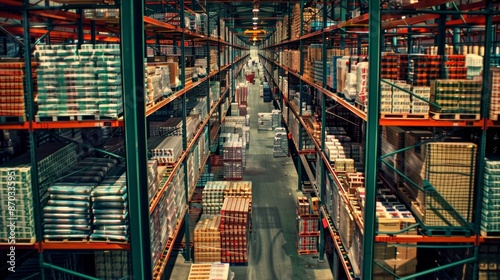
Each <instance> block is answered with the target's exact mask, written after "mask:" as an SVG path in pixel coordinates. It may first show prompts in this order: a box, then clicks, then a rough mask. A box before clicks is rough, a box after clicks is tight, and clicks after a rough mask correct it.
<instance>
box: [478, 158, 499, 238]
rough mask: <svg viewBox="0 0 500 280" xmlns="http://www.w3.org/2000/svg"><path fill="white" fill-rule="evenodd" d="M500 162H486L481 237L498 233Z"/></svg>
mask: <svg viewBox="0 0 500 280" xmlns="http://www.w3.org/2000/svg"><path fill="white" fill-rule="evenodd" d="M499 194H500V161H490V160H487V161H486V172H485V174H484V188H483V211H482V213H481V232H482V235H483V236H488V235H491V234H496V235H498V233H499V232H500V220H499V218H498V217H499V212H500V198H499V197H500V196H499Z"/></svg>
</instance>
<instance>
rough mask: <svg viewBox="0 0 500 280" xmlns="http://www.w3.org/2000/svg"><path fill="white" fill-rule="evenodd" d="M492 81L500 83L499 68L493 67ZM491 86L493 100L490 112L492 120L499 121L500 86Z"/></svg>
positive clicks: (495, 83) (493, 83)
mask: <svg viewBox="0 0 500 280" xmlns="http://www.w3.org/2000/svg"><path fill="white" fill-rule="evenodd" d="M491 75H492V77H491V82H492V85H499V84H500V71H499V70H498V68H492V69H491ZM490 88H491V100H490V114H489V117H490V119H491V120H495V121H498V120H499V116H500V87H498V86H492V87H490Z"/></svg>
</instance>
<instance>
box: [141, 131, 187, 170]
mask: <svg viewBox="0 0 500 280" xmlns="http://www.w3.org/2000/svg"><path fill="white" fill-rule="evenodd" d="M148 151H149V158H150V159H156V160H157V161H158V163H160V164H168V163H175V162H176V161H177V159H178V158H179V157H180V155H181V153H182V136H169V137H166V138H165V137H160V136H156V137H150V138H149V139H148Z"/></svg>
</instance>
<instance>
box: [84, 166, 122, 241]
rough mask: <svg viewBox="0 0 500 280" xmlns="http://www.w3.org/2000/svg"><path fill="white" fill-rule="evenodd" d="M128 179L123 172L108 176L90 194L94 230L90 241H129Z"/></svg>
mask: <svg viewBox="0 0 500 280" xmlns="http://www.w3.org/2000/svg"><path fill="white" fill-rule="evenodd" d="M127 196H128V193H127V178H126V176H125V172H124V171H121V172H119V173H118V174H117V175H115V176H108V177H106V179H105V180H103V181H102V182H101V183H100V184H99V185H98V186H97V187H96V188H94V189H93V190H92V193H91V194H90V197H91V200H92V215H93V217H94V218H93V225H94V227H93V230H92V234H91V235H90V241H95V242H100V241H105V242H109V241H111V242H127V241H128V224H129V222H128V207H127V203H128V197H127Z"/></svg>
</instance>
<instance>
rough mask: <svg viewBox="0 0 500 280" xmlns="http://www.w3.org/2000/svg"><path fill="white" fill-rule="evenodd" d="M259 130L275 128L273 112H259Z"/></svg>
mask: <svg viewBox="0 0 500 280" xmlns="http://www.w3.org/2000/svg"><path fill="white" fill-rule="evenodd" d="M257 115H258V118H259V119H258V124H259V127H258V129H259V130H273V114H272V113H258V114H257Z"/></svg>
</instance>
